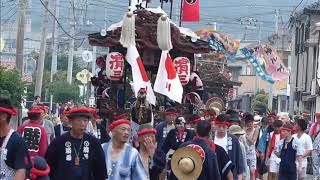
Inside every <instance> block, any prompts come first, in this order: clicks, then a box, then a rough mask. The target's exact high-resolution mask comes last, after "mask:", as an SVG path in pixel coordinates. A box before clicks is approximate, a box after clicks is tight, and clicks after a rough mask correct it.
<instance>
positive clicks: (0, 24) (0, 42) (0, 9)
mask: <svg viewBox="0 0 320 180" xmlns="http://www.w3.org/2000/svg"><path fill="white" fill-rule="evenodd" d="M1 13H2V1H1V0H0V46H1V44H2V41H3V40H2V36H1V27H2V21H1V19H2V17H1ZM0 48H1V47H0ZM1 52H2V50H1V49H0V65H1Z"/></svg>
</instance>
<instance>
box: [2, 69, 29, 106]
mask: <svg viewBox="0 0 320 180" xmlns="http://www.w3.org/2000/svg"><path fill="white" fill-rule="evenodd" d="M24 86H25V82H23V81H22V80H21V76H20V74H19V71H18V70H17V69H12V70H7V69H4V68H3V67H0V95H1V96H8V97H10V98H11V100H12V103H13V104H14V106H16V107H19V106H20V102H21V98H22V96H23V95H24Z"/></svg>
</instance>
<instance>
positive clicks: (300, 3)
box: [292, 0, 304, 14]
mask: <svg viewBox="0 0 320 180" xmlns="http://www.w3.org/2000/svg"><path fill="white" fill-rule="evenodd" d="M303 1H304V0H301V1H300V3H299V4H298V5H297V6H296V7H295V8H294V9H293V11H292V14H293V13H294V12H295V11H296V9H297V8H298V7H299V6H300V5H301V4H302V2H303Z"/></svg>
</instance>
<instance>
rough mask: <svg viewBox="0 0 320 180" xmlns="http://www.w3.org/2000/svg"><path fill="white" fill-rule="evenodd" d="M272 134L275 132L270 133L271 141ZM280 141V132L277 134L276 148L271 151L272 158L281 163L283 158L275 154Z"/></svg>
mask: <svg viewBox="0 0 320 180" xmlns="http://www.w3.org/2000/svg"><path fill="white" fill-rule="evenodd" d="M272 136H273V132H271V133H270V138H269V139H270V141H271V138H272ZM279 141H280V134H276V143H275V146H274V149H273V151H272V153H271V157H270V160H273V161H276V162H277V163H280V161H281V160H280V158H278V156H276V155H275V154H274V151H275V150H276V148H277V147H278V143H279Z"/></svg>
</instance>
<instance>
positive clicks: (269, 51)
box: [259, 45, 289, 80]
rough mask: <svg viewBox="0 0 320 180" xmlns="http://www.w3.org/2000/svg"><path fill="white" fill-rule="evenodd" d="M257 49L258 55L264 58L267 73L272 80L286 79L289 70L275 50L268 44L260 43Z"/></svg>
mask: <svg viewBox="0 0 320 180" xmlns="http://www.w3.org/2000/svg"><path fill="white" fill-rule="evenodd" d="M259 50H260V51H259V54H260V56H261V57H263V58H264V59H265V62H266V67H267V68H266V70H267V72H268V74H269V75H270V76H271V77H272V78H273V79H274V80H287V79H288V78H289V70H288V68H287V67H286V66H285V65H284V64H283V61H282V59H281V58H280V57H279V56H278V53H277V50H275V49H274V48H273V47H271V46H270V45H262V46H261V47H260V49H259Z"/></svg>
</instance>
